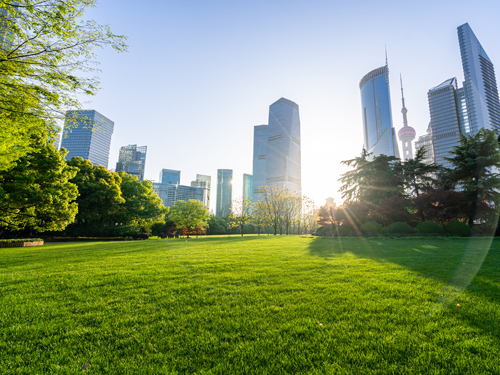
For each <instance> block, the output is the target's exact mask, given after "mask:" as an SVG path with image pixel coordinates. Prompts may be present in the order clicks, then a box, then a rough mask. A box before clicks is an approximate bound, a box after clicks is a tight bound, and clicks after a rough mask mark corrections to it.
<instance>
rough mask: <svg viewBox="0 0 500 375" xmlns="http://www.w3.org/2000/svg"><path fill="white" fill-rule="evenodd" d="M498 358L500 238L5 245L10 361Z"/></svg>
mask: <svg viewBox="0 0 500 375" xmlns="http://www.w3.org/2000/svg"><path fill="white" fill-rule="evenodd" d="M488 250H489V251H488ZM483 260H484V262H483ZM476 271H478V273H477V275H476ZM499 358H500V241H498V240H494V241H493V242H492V243H491V240H489V239H481V238H474V239H460V238H448V239H445V238H443V239H366V240H364V239H357V238H347V239H343V240H342V241H340V242H339V241H338V240H332V239H330V238H319V239H318V238H302V237H298V236H293V237H273V236H261V237H257V236H248V237H247V236H245V237H243V238H241V237H236V236H234V237H231V238H228V237H212V238H199V239H195V238H193V239H189V240H186V239H179V240H149V241H133V242H117V243H72V244H55V245H44V246H43V247H39V248H6V249H0V373H1V374H77V373H88V374H186V373H189V374H191V373H196V374H297V373H309V374H499V373H500V360H499Z"/></svg>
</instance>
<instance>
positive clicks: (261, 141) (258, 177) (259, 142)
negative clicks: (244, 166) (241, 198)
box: [252, 125, 269, 202]
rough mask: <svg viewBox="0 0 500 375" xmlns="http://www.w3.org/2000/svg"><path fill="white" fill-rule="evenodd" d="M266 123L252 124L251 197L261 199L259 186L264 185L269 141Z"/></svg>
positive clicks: (256, 200)
mask: <svg viewBox="0 0 500 375" xmlns="http://www.w3.org/2000/svg"><path fill="white" fill-rule="evenodd" d="M267 129H268V125H257V126H254V132H253V194H252V199H253V201H254V202H258V201H259V200H260V199H261V196H260V194H259V188H260V187H262V186H265V185H266V154H267V143H268V141H269V136H268V132H267Z"/></svg>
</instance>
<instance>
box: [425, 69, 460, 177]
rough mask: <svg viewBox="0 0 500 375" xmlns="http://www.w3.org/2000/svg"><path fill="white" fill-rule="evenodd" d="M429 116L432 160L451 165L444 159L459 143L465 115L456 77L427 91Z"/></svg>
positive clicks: (447, 165)
mask: <svg viewBox="0 0 500 375" xmlns="http://www.w3.org/2000/svg"><path fill="white" fill-rule="evenodd" d="M427 97H428V99H429V111H430V116H431V123H430V126H431V128H432V144H433V153H434V162H435V163H438V164H441V165H444V166H445V167H448V168H449V167H451V164H450V163H449V162H448V161H446V160H445V158H446V157H449V153H450V151H452V150H453V147H455V146H457V145H458V144H459V143H460V134H461V133H462V129H463V128H464V122H465V119H466V115H465V113H464V111H463V109H462V105H461V104H462V97H463V90H462V89H459V88H458V86H457V79H456V78H451V79H448V80H446V81H444V82H443V83H441V84H440V85H438V86H436V87H434V88H432V89H430V90H429V92H428V93H427Z"/></svg>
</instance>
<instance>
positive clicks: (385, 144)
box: [359, 63, 399, 158]
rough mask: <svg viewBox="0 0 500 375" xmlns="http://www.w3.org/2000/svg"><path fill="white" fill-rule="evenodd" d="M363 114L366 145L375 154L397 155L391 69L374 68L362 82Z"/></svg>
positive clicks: (360, 85)
mask: <svg viewBox="0 0 500 375" xmlns="http://www.w3.org/2000/svg"><path fill="white" fill-rule="evenodd" d="M359 88H360V90H361V107H362V117H363V136H364V146H363V147H364V148H365V150H367V151H368V152H369V153H372V155H371V157H372V158H373V157H375V156H379V155H382V154H384V155H388V156H396V157H398V158H399V149H398V143H397V139H396V134H395V130H394V127H393V126H392V110H391V95H390V90H389V68H388V65H387V63H386V65H385V66H382V67H380V68H377V69H374V70H372V71H371V72H369V73H368V74H366V75H365V76H364V77H363V78H362V79H361V81H360V82H359Z"/></svg>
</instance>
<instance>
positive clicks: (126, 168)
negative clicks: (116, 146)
mask: <svg viewBox="0 0 500 375" xmlns="http://www.w3.org/2000/svg"><path fill="white" fill-rule="evenodd" d="M147 150H148V146H139V147H137V145H128V146H123V147H122V148H120V155H119V157H118V163H116V171H117V172H126V173H128V174H131V175H132V176H136V177H137V179H138V180H139V181H142V180H144V169H145V168H146V153H147Z"/></svg>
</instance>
